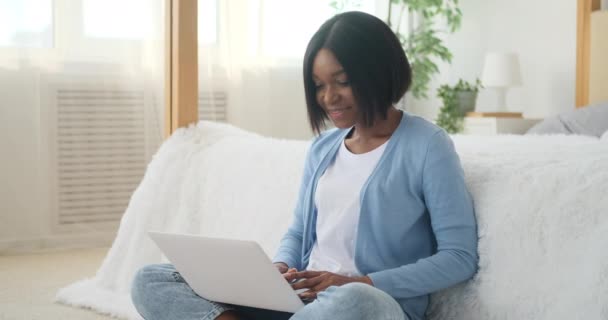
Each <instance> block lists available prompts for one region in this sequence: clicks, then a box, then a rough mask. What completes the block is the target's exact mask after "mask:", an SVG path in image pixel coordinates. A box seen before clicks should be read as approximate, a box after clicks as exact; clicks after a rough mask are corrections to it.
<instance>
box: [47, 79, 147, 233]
mask: <svg viewBox="0 0 608 320" xmlns="http://www.w3.org/2000/svg"><path fill="white" fill-rule="evenodd" d="M106 86H107V84H106ZM144 100H145V99H144V91H143V90H141V89H111V88H103V86H101V88H86V89H79V88H73V87H70V88H67V89H65V88H63V89H62V88H60V89H58V90H56V119H57V122H56V131H55V132H56V143H55V146H56V150H55V155H56V159H55V160H56V164H57V165H56V170H57V171H56V177H57V179H56V182H57V188H56V190H57V198H56V199H57V201H56V204H57V219H56V221H57V223H58V224H59V225H71V224H83V223H85V224H91V223H93V224H95V223H108V222H118V221H119V220H120V218H121V216H122V214H123V213H124V211H125V208H126V206H127V204H128V201H129V199H130V196H131V194H132V193H133V191H134V190H135V188H136V186H137V184H138V183H139V181H141V178H142V176H143V174H144V170H145V164H146V136H145V123H144V119H145V118H144V111H145V110H144Z"/></svg>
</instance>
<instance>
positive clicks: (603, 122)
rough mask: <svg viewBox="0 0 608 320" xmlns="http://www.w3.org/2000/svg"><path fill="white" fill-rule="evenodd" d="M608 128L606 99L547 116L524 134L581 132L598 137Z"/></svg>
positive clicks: (607, 102)
mask: <svg viewBox="0 0 608 320" xmlns="http://www.w3.org/2000/svg"><path fill="white" fill-rule="evenodd" d="M606 130H608V101H606V102H603V103H599V104H596V105H592V106H588V107H585V108H580V109H575V110H571V111H567V112H564V113H561V114H559V115H557V116H553V117H549V118H547V119H545V120H543V121H541V122H539V123H537V124H536V125H535V126H533V127H532V128H530V129H529V130H528V132H526V134H558V133H563V134H582V135H587V136H595V137H598V138H599V137H600V136H601V135H602V134H603V133H604V132H606Z"/></svg>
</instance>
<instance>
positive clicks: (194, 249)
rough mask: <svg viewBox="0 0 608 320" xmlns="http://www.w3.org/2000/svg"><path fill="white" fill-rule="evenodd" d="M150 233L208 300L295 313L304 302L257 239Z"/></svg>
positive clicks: (200, 294)
mask: <svg viewBox="0 0 608 320" xmlns="http://www.w3.org/2000/svg"><path fill="white" fill-rule="evenodd" d="M148 234H149V235H150V238H151V239H152V240H154V242H156V244H157V245H158V247H159V248H160V250H161V251H162V252H163V253H164V254H165V256H167V258H168V259H169V261H171V263H173V265H174V266H175V268H176V269H177V271H179V273H180V274H181V275H182V277H183V278H184V279H185V280H186V282H187V283H188V284H189V285H190V287H192V289H193V290H194V292H196V293H197V294H198V295H199V296H201V297H203V298H205V299H207V300H211V301H216V302H223V303H229V304H236V305H242V306H247V307H255V308H262V309H269V310H277V311H285V312H293V313H295V312H296V311H298V310H299V309H300V308H302V307H303V306H304V303H303V302H302V301H301V300H300V298H299V297H298V295H297V293H296V291H294V290H293V288H291V286H290V285H289V283H287V281H285V278H283V276H282V275H281V273H280V272H279V271H278V270H277V268H276V267H275V266H274V265H273V264H272V262H271V261H270V259H269V258H268V256H266V254H265V253H264V251H263V250H262V248H261V247H260V245H259V244H257V243H256V242H253V241H242V240H228V239H219V238H207V237H202V236H196V235H184V234H171V233H161V232H148Z"/></svg>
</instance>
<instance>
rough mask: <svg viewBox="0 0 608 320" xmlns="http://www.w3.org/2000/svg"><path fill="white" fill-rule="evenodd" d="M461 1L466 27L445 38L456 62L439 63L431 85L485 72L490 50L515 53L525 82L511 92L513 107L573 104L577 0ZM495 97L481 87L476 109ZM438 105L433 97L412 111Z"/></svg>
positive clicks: (530, 110)
mask: <svg viewBox="0 0 608 320" xmlns="http://www.w3.org/2000/svg"><path fill="white" fill-rule="evenodd" d="M460 6H461V9H462V11H463V21H462V22H463V23H462V27H461V29H459V31H458V32H457V33H455V34H453V35H450V36H448V37H447V38H446V42H447V45H448V47H449V48H450V50H451V51H452V53H453V55H454V59H453V63H452V65H451V66H447V65H442V66H441V74H440V75H439V76H438V77H437V79H436V81H435V83H434V86H433V88H437V87H438V85H439V84H443V83H450V84H453V83H455V82H456V81H457V80H458V79H459V78H463V79H465V80H469V81H470V80H474V79H475V78H477V77H481V72H482V67H483V59H484V55H485V53H486V52H490V51H505V52H515V53H517V54H518V55H519V60H520V64H521V72H522V80H523V85H522V86H521V87H518V88H513V89H511V90H510V91H509V93H508V96H507V104H508V105H509V107H508V108H509V111H522V112H524V116H525V117H530V118H539V117H546V116H549V115H553V114H557V113H560V112H563V111H566V110H570V109H573V108H574V95H575V75H576V68H575V67H576V1H572V0H534V1H528V0H511V1H504V0H484V1H481V0H461V1H460ZM429 96H433V97H434V96H435V91H434V90H433V91H431V92H429ZM494 98H495V97H494V95H493V94H492V92H491V91H490V90H483V91H482V92H480V94H479V97H478V101H477V106H478V109H479V110H482V111H490V110H492V106H493V104H494ZM440 105H441V103H440V101H439V100H438V99H437V98H432V99H429V100H426V101H415V102H414V104H413V105H412V108H411V110H412V111H413V112H416V113H419V114H421V115H424V116H425V117H428V118H434V117H435V115H436V113H437V110H438V108H439V106H440Z"/></svg>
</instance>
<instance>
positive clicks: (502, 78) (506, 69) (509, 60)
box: [481, 52, 521, 88]
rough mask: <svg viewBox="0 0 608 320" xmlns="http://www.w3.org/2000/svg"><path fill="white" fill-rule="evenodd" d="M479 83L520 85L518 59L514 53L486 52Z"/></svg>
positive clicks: (486, 85)
mask: <svg viewBox="0 0 608 320" xmlns="http://www.w3.org/2000/svg"><path fill="white" fill-rule="evenodd" d="M481 83H482V84H483V86H484V87H489V88H491V87H502V88H506V87H514V86H519V85H521V73H520V70H519V60H518V59H517V55H516V54H515V53H496V52H493V53H488V54H486V58H485V62H484V66H483V73H482V75H481Z"/></svg>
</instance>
